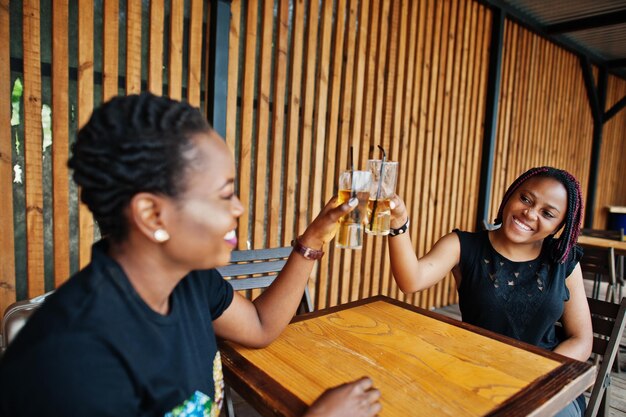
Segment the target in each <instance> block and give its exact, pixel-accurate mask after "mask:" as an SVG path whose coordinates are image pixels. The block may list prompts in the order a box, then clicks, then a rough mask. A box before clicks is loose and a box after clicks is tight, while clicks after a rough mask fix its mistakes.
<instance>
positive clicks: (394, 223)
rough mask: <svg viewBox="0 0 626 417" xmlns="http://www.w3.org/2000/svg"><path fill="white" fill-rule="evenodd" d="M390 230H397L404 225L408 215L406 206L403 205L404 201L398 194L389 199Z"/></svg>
mask: <svg viewBox="0 0 626 417" xmlns="http://www.w3.org/2000/svg"><path fill="white" fill-rule="evenodd" d="M390 205H391V228H392V229H397V228H399V227H402V226H404V225H405V224H406V222H407V220H408V219H409V213H408V212H407V210H406V206H405V205H404V201H402V199H401V198H400V197H398V194H394V195H393V197H391V203H390Z"/></svg>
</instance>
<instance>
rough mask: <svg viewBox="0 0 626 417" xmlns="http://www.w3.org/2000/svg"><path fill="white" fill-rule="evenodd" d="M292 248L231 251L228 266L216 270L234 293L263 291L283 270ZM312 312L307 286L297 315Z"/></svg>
mask: <svg viewBox="0 0 626 417" xmlns="http://www.w3.org/2000/svg"><path fill="white" fill-rule="evenodd" d="M292 250H293V248H292V247H291V246H284V247H279V248H270V249H252V250H239V251H233V252H232V254H231V258H230V264H228V265H226V266H222V267H219V268H217V270H218V271H219V273H220V274H222V276H223V277H224V278H226V279H228V280H229V282H230V284H231V285H232V286H233V288H234V289H235V291H243V290H253V289H265V288H267V287H269V286H270V285H271V284H272V282H274V280H275V279H276V276H277V275H278V273H279V272H280V271H281V270H282V269H283V267H284V266H285V263H287V258H289V255H290V254H291V251H292ZM311 311H313V304H312V302H311V296H310V295H309V289H308V286H307V287H305V289H304V294H303V295H302V301H301V302H300V307H299V308H298V313H299V314H300V313H305V312H311Z"/></svg>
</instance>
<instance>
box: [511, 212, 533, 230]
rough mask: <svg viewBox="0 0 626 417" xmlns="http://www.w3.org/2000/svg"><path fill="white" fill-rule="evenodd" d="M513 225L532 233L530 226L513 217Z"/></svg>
mask: <svg viewBox="0 0 626 417" xmlns="http://www.w3.org/2000/svg"><path fill="white" fill-rule="evenodd" d="M513 223H515V225H516V226H517V227H519V228H520V229H522V230H524V231H526V232H532V230H533V229H532V228H531V227H530V226H528V225H527V224H526V223H524V222H522V221H521V220H518V219H517V218H516V217H515V216H513Z"/></svg>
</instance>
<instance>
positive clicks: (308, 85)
mask: <svg viewBox="0 0 626 417" xmlns="http://www.w3.org/2000/svg"><path fill="white" fill-rule="evenodd" d="M308 6H309V12H308V14H307V35H306V38H307V40H306V47H305V48H306V49H305V57H304V63H303V67H304V87H303V88H304V93H303V97H302V121H301V126H300V129H301V139H300V172H299V179H300V185H299V187H298V190H297V194H298V209H297V210H296V227H297V230H298V233H300V232H302V231H304V229H305V228H306V226H307V225H308V223H309V222H310V220H311V216H313V214H314V213H313V212H312V209H311V208H312V207H311V205H312V204H313V200H314V198H315V197H314V195H313V192H312V189H311V187H312V184H313V178H312V177H313V175H312V169H311V162H313V161H312V158H311V156H312V155H314V153H313V152H315V149H314V147H313V113H314V111H315V102H316V96H315V81H316V77H315V74H316V65H317V49H318V44H317V40H318V32H319V28H318V20H319V8H320V4H319V2H317V1H310V2H309V5H308ZM317 267H318V265H316V266H315V268H314V270H313V272H312V274H311V279H310V280H309V290H310V292H311V297H312V298H313V300H314V301H313V302H314V304H315V308H316V309H317V308H319V306H320V302H321V300H320V298H319V294H318V293H317V288H318V287H317Z"/></svg>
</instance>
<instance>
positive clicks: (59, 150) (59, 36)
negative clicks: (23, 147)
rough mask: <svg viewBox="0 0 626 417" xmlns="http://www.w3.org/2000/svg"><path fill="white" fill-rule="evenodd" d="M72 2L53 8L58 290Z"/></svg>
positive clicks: (65, 245)
mask: <svg viewBox="0 0 626 417" xmlns="http://www.w3.org/2000/svg"><path fill="white" fill-rule="evenodd" d="M68 7H69V5H68V2H67V0H59V1H55V2H53V4H52V20H53V21H54V22H55V25H54V30H53V31H52V109H53V114H52V135H53V142H52V177H53V185H52V186H53V195H52V199H53V202H52V216H53V233H54V238H53V239H54V286H55V287H58V286H59V285H61V284H62V283H63V282H64V281H65V280H66V279H67V278H69V275H70V234H71V231H70V218H69V213H70V207H69V199H70V195H69V172H68V169H67V159H68V156H69V155H68V154H69V152H68V150H69V123H70V120H69V100H68V94H67V91H68V89H69V78H68V70H67V69H68V67H69V63H68V62H69V51H68V46H69V44H68V41H69V39H68Z"/></svg>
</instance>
